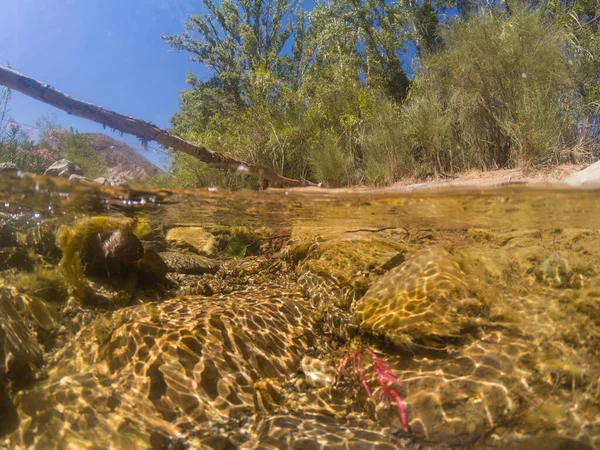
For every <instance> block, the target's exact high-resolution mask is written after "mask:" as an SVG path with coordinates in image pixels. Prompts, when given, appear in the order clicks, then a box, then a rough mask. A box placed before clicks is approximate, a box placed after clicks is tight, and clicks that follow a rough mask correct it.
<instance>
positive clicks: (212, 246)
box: [165, 227, 218, 256]
mask: <svg viewBox="0 0 600 450" xmlns="http://www.w3.org/2000/svg"><path fill="white" fill-rule="evenodd" d="M165 240H166V241H167V242H168V243H170V244H171V245H175V246H178V247H189V248H192V249H193V250H194V251H196V252H197V253H199V254H200V255H204V256H215V255H216V254H217V252H218V247H217V241H216V239H215V237H214V236H213V235H212V234H211V233H209V232H208V231H206V230H205V229H203V228H199V227H177V228H171V229H170V230H169V231H168V232H167V235H166V236H165Z"/></svg>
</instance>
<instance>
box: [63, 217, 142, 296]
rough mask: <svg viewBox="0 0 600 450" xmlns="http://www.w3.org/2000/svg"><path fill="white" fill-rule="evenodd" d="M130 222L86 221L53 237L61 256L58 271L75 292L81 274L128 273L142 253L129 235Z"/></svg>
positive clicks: (87, 219) (64, 229)
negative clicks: (72, 286) (61, 272)
mask: <svg viewBox="0 0 600 450" xmlns="http://www.w3.org/2000/svg"><path fill="white" fill-rule="evenodd" d="M134 226H135V221H134V220H132V219H126V218H120V217H109V216H96V217H86V218H83V219H80V220H78V221H76V222H75V224H74V225H73V226H63V227H61V228H60V230H59V232H58V235H57V244H58V247H59V248H60V249H61V250H62V252H63V256H62V259H61V261H60V267H61V269H62V270H63V271H64V273H65V275H66V276H67V278H68V280H69V281H70V282H71V284H73V285H74V286H75V287H76V289H80V288H81V286H82V277H83V272H84V270H86V271H91V272H98V273H100V274H106V273H111V272H112V273H121V274H123V273H124V272H131V271H133V270H135V262H136V261H138V260H139V259H141V257H142V256H143V254H144V249H143V246H142V244H141V242H140V241H139V239H138V238H137V237H136V236H135V234H134V233H133V228H134Z"/></svg>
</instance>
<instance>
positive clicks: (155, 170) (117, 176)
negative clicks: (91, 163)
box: [82, 133, 163, 184]
mask: <svg viewBox="0 0 600 450" xmlns="http://www.w3.org/2000/svg"><path fill="white" fill-rule="evenodd" d="M82 134H83V135H84V136H86V137H87V138H88V139H89V141H90V144H91V146H92V148H93V149H94V150H95V151H96V152H97V153H98V155H100V157H101V158H102V160H103V161H104V164H106V167H108V170H107V172H106V174H105V177H106V178H107V179H108V180H109V181H111V182H113V183H115V184H121V183H125V182H127V181H128V180H130V179H132V178H138V179H139V178H141V177H146V176H153V175H158V174H159V173H161V172H163V171H162V169H160V168H159V167H157V166H155V165H154V164H152V163H151V162H150V161H148V160H147V159H146V158H144V157H143V156H142V155H140V154H139V153H138V152H137V151H136V150H134V149H133V148H131V147H130V146H129V145H127V144H125V143H124V142H120V141H117V140H116V139H113V138H112V137H110V136H107V135H105V134H102V133H82Z"/></svg>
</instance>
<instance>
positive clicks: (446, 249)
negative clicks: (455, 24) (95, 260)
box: [0, 176, 600, 449]
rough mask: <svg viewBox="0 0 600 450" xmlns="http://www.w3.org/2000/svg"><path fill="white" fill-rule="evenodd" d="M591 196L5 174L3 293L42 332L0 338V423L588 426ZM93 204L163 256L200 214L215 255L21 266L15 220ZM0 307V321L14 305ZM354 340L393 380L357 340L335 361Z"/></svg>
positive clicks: (512, 444) (590, 441) (47, 434)
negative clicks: (234, 187) (113, 181)
mask: <svg viewBox="0 0 600 450" xmlns="http://www.w3.org/2000/svg"><path fill="white" fill-rule="evenodd" d="M597 199H598V192H597V191H596V190H573V189H566V188H564V187H560V186H551V185H536V186H524V185H508V186H500V187H488V188H480V189H474V188H469V189H465V188H460V189H459V188H454V189H445V190H421V191H410V192H409V191H393V190H339V191H335V190H287V191H286V190H267V191H264V192H222V191H217V192H210V191H209V190H187V191H184V190H178V191H166V190H158V189H154V188H131V189H128V188H123V187H120V188H112V187H102V186H96V185H88V184H72V183H69V182H67V181H66V180H60V179H50V178H43V177H38V178H29V177H25V178H17V177H11V176H3V177H1V178H0V221H1V224H2V226H3V227H4V229H5V230H10V233H13V234H16V235H17V237H18V239H17V240H16V241H15V242H9V237H7V236H8V235H7V234H6V233H5V234H3V235H2V239H4V240H5V241H4V242H3V243H2V244H1V245H0V247H2V248H1V249H0V250H2V252H1V254H2V258H3V259H2V264H3V267H2V270H3V271H2V272H1V273H0V276H1V279H2V284H3V285H4V287H3V291H2V292H3V296H2V302H5V304H8V303H10V304H11V305H13V306H14V310H15V311H17V312H18V313H19V316H18V317H20V318H21V319H20V320H22V322H23V323H24V324H25V325H26V326H27V327H28V328H29V329H30V330H31V331H32V334H31V336H32V337H33V339H34V341H35V342H34V344H35V343H36V342H37V345H39V347H40V348H41V349H42V350H41V351H42V353H43V357H42V358H40V357H39V355H37V356H36V355H35V351H32V352H30V353H29V354H28V353H27V352H24V355H20V354H18V349H19V345H18V344H15V343H12V344H11V345H12V347H11V345H8V346H6V347H5V348H6V349H8V350H5V352H4V354H3V357H4V358H5V359H6V358H9V356H10V358H12V359H10V358H9V359H10V364H6V367H5V368H4V369H3V371H2V380H1V381H2V383H3V409H4V420H3V423H4V424H5V425H4V426H3V429H2V433H3V436H4V437H3V443H4V445H5V446H6V447H7V448H125V447H130V448H311V449H312V448H323V449H325V448H331V449H333V448H378V449H382V448H432V449H434V448H435V449H437V448H440V449H441V448H598V447H599V446H600V406H599V405H600V384H599V383H600V358H599V354H598V348H600V273H599V270H600V269H599V267H600V265H599V263H600V256H598V255H600V235H599V232H598V225H597V224H598V223H600V206H599V203H598V201H597ZM100 215H101V216H114V217H124V218H133V219H136V221H137V223H143V224H145V226H146V235H145V236H142V237H141V242H142V244H143V245H144V248H145V249H146V250H145V251H146V253H148V252H150V249H155V250H156V251H157V252H159V253H160V254H161V255H163V256H164V255H165V254H166V253H168V254H171V255H172V254H173V253H178V254H180V255H184V256H185V257H189V256H190V255H191V256H193V257H195V256H198V253H200V254H201V253H203V251H201V250H199V249H198V248H195V249H194V248H193V246H192V247H190V246H189V245H188V246H187V247H186V246H185V245H184V246H182V245H181V242H179V244H177V243H175V242H174V241H173V240H172V239H171V240H170V241H169V242H166V241H165V237H168V236H169V235H168V233H169V231H170V230H172V229H177V228H187V229H189V228H190V227H191V228H194V229H195V228H204V229H205V230H208V232H209V233H211V234H212V235H213V236H216V241H215V242H216V244H215V247H214V249H213V250H212V251H211V252H209V253H211V254H210V255H209V259H210V260H211V261H212V262H213V263H215V264H217V265H218V266H219V269H218V271H216V273H215V271H213V273H204V274H198V273H196V274H189V273H188V274H186V273H176V272H170V273H169V274H168V275H167V280H168V282H159V283H156V282H155V281H153V282H148V283H146V282H145V281H144V279H145V278H144V276H143V275H144V270H146V269H143V268H140V267H141V266H139V265H138V266H135V268H134V269H132V268H131V267H129V266H127V267H129V268H128V269H123V268H121V269H119V270H116V269H114V268H112V267H107V268H106V271H104V268H103V267H101V269H100V270H99V271H97V273H94V274H92V273H91V272H89V273H88V272H85V273H84V274H83V275H82V280H80V281H81V282H82V283H83V285H85V286H84V287H85V289H84V287H82V286H79V285H77V281H73V279H72V278H71V279H70V278H68V277H66V276H65V280H66V281H64V283H66V285H67V286H66V287H65V288H64V289H65V292H67V294H66V295H64V296H63V297H61V296H60V295H58V294H57V295H55V297H52V295H51V294H50V295H48V294H47V292H46V291H44V292H45V293H44V295H42V293H40V292H41V291H40V289H41V288H40V287H39V285H36V286H34V283H32V282H31V281H29V282H24V281H23V280H24V279H25V278H22V275H23V274H24V273H25V274H27V273H30V274H33V277H34V278H35V276H40V273H41V272H40V270H42V269H43V270H47V271H51V270H54V269H56V267H60V269H59V271H58V272H57V273H59V274H60V273H62V272H61V270H64V255H61V254H56V255H54V256H51V255H49V254H47V253H44V251H42V250H40V246H39V245H37V247H36V242H37V244H39V241H35V239H33V238H32V239H33V240H32V239H29V240H27V239H26V236H27V233H29V234H32V233H33V231H32V230H34V229H36V227H37V228H38V229H39V226H40V224H42V225H43V224H45V223H47V224H53V225H52V226H51V227H50V228H51V229H53V230H60V227H61V226H62V227H63V230H64V227H67V228H71V229H76V225H77V224H78V223H82V220H84V219H85V218H86V217H88V218H89V217H93V216H100ZM236 227H245V228H243V229H240V228H236ZM265 227H266V230H265V229H264V228H265ZM148 230H150V231H148ZM240 230H244V231H240ZM113 231H114V230H113ZM10 233H9V234H10ZM58 233H59V234H60V231H58ZM63 233H64V231H63ZM94 233H96V232H94ZM198 233H200V232H198ZM253 233H254V234H253ZM96 234H97V235H100V234H101V233H96ZM106 234H107V235H108V234H109V233H106ZM11 236H12V235H11ZM240 236H246V237H247V236H254V237H253V238H249V239H250V241H251V242H249V241H244V239H243V238H242V237H240ZM105 237H106V236H105ZM10 239H12V237H10ZM102 242H106V240H105V241H102ZM20 246H21V247H22V246H27V247H28V248H27V252H28V253H27V255H26V256H27V258H28V260H29V261H30V262H31V263H30V264H29V265H28V264H19V263H16V262H15V261H16V260H18V258H16V257H14V255H15V252H17V250H16V249H17V248H18V247H20ZM184 247H185V248H184ZM102 248H108V247H106V246H105V247H102ZM61 249H62V250H63V253H64V251H65V247H64V246H63V247H61ZM109 250H110V249H109ZM90 251H92V252H93V250H88V253H87V256H85V252H84V250H82V249H79V250H78V252H79V253H78V258H81V261H82V263H83V266H82V267H83V268H84V269H85V268H86V267H87V268H89V266H90V265H91V263H90V261H89V258H90V256H89V255H90V253H89V252H90ZM204 253H206V252H204ZM11 258H12V259H11ZM15 258H16V259H15ZM61 258H62V259H61ZM85 258H88V261H87V264H88V266H86V260H85ZM107 264H108V263H107ZM100 265H102V264H100ZM124 267H125V266H124ZM111 271H112V272H111ZM130 272H135V277H134V278H133V281H131V273H130ZM20 277H21V278H20ZM19 280H20V281H19ZM27 283H29V284H27ZM78 286H79V287H78ZM45 289H47V286H46V288H45ZM92 291H93V292H94V293H95V294H94V295H96V294H97V297H93V295H92V294H90V292H92ZM123 293H124V294H123ZM86 296H87V297H86ZM84 297H86V299H87V300H86V299H84ZM100 297H101V298H103V299H108V300H106V301H104V302H102V301H96V300H90V299H91V298H100ZM48 311H50V312H48ZM2 314H4V317H3V318H2V320H3V322H2V327H3V330H4V333H5V335H3V336H0V338H1V339H4V340H5V341H6V339H7V336H9V337H10V336H12V335H19V332H18V330H17V331H15V330H13V331H10V330H9V333H8V334H6V333H7V332H6V329H7V327H9V328H10V325H7V324H8V323H9V322H10V323H13V324H14V322H15V321H17V319H18V318H15V317H13V316H10V317H9V316H7V314H8V313H7V312H6V311H4V312H3V313H2ZM11 321H12V322H11ZM11 332H12V333H13V334H12V335H11V334H10V333H11ZM34 344H31V345H34ZM362 348H367V349H371V350H373V351H374V352H375V354H376V355H377V358H380V359H378V361H386V364H388V365H389V371H388V372H385V373H387V374H388V375H390V376H391V377H393V379H396V380H399V381H401V382H402V386H401V387H400V386H397V385H395V384H394V383H393V382H391V380H390V379H389V378H387V379H386V380H384V383H383V385H384V386H385V388H384V389H381V388H380V385H379V383H378V381H377V378H376V377H377V367H374V366H373V361H372V360H371V359H370V358H369V357H368V356H365V355H367V353H362V355H363V358H362V359H361V362H360V363H359V365H360V368H361V370H358V366H354V367H353V366H352V365H351V364H350V365H348V364H347V365H346V366H345V367H343V370H341V369H339V367H340V365H339V364H340V361H342V362H343V361H349V360H350V359H349V357H348V355H357V354H358V353H356V352H359V351H360V349H362ZM11 349H12V350H11ZM15 349H17V350H15ZM21 350H23V349H22V348H21ZM11 351H12V353H11ZM353 352H354V353H353ZM11 355H12V356H11ZM28 355H29V356H28ZM15 358H16V360H17V363H15ZM344 358H346V359H344ZM7 361H8V360H7ZM353 361H354V360H353ZM342 365H343V364H342ZM9 366H10V367H9ZM9 369H10V370H9ZM361 372H362V373H363V375H362V376H363V378H364V380H365V383H366V384H367V387H369V390H370V392H371V393H372V394H374V395H373V396H372V398H369V396H368V394H367V392H366V390H365V388H364V386H363V385H362V382H361V381H362V379H361V375H360V373H361ZM379 373H382V372H379ZM336 379H337V382H336V383H334V381H335V380H336ZM386 389H387V390H386ZM390 389H395V392H396V393H397V394H398V395H399V397H401V398H402V403H403V405H404V408H405V410H406V418H407V427H404V425H403V423H402V414H401V413H400V411H399V410H398V408H397V404H396V401H395V400H394V398H395V397H393V396H392V397H390V396H387V397H386V395H383V396H382V397H381V399H382V400H381V401H380V400H379V399H380V397H379V396H378V395H379V394H378V393H380V392H384V393H385V392H389V391H390ZM386 398H387V399H388V400H390V402H389V405H386V402H385V399H386Z"/></svg>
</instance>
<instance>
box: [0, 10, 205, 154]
mask: <svg viewBox="0 0 600 450" xmlns="http://www.w3.org/2000/svg"><path fill="white" fill-rule="evenodd" d="M200 4H201V2H200V1H199V0H169V1H167V0H164V1H163V0H120V1H117V0H55V1H48V0H2V7H1V8H0V65H5V64H6V63H10V65H11V66H12V68H13V69H14V70H16V71H18V72H21V73H23V74H25V75H27V76H30V77H32V78H35V79H36V80H39V81H41V82H44V83H48V84H50V85H51V86H53V87H55V88H56V89H58V90H60V91H63V92H65V93H67V94H69V95H72V96H74V97H77V98H80V99H82V100H85V101H88V102H91V103H94V104H97V105H100V106H103V107H105V108H108V109H112V110H115V111H117V112H119V113H121V114H126V115H129V116H133V117H136V118H139V119H143V120H147V121H150V122H153V123H155V124H156V125H158V126H159V127H161V128H168V127H169V118H170V117H171V115H172V114H173V112H175V111H176V110H177V108H178V105H179V92H180V91H181V90H182V89H185V88H186V87H187V85H186V84H185V75H186V73H187V72H193V73H195V74H196V75H197V76H198V77H202V78H206V77H207V76H208V75H209V73H208V72H207V71H206V69H204V68H203V67H202V65H200V64H198V63H192V62H189V55H188V54H186V53H177V52H174V51H171V49H170V48H169V46H168V45H167V44H165V42H164V41H163V40H162V39H161V38H160V35H161V34H177V33H181V32H182V31H183V30H184V23H185V21H186V14H197V13H199V12H201V10H200ZM10 108H11V113H12V116H13V118H14V120H15V121H16V122H19V123H22V124H25V125H34V124H35V122H36V120H37V119H38V118H39V117H40V116H52V115H54V116H55V118H56V119H57V121H58V122H59V123H60V124H61V125H62V126H63V127H65V128H69V127H71V126H72V127H74V128H76V129H78V130H79V131H80V132H103V133H106V134H109V135H112V136H114V137H116V138H117V139H119V140H122V141H124V142H127V143H128V144H130V145H132V147H134V148H137V149H140V150H141V153H142V154H143V155H144V156H146V157H147V158H148V159H150V160H151V161H153V162H154V163H155V164H159V165H162V166H164V165H165V164H166V162H167V161H166V159H165V158H164V156H161V154H160V153H159V152H157V151H152V149H150V151H148V152H146V151H145V150H143V149H141V146H140V144H139V142H138V141H137V140H136V138H135V137H133V136H128V135H123V136H122V137H121V136H120V135H119V134H113V133H111V132H110V130H103V128H102V126H101V125H97V124H95V123H93V122H90V121H87V120H84V119H79V118H77V117H73V116H69V115H68V114H66V113H64V112H62V111H60V110H58V109H55V108H52V107H51V106H48V105H45V104H44V103H41V102H38V101H35V100H33V99H31V98H29V97H26V96H24V95H22V94H20V93H19V92H13V98H12V101H11V105H10ZM150 145H151V146H152V147H156V148H158V145H157V144H156V143H151V144H150Z"/></svg>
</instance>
